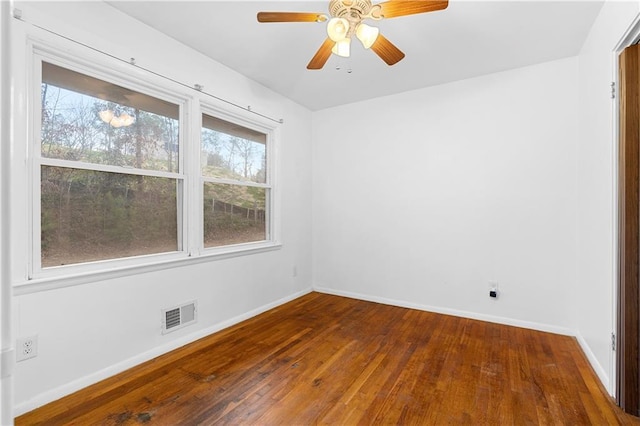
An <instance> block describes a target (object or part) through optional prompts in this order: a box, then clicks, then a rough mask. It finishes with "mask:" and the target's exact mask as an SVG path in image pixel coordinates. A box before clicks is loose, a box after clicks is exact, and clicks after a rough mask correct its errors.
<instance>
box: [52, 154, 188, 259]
mask: <svg viewBox="0 0 640 426" xmlns="http://www.w3.org/2000/svg"><path fill="white" fill-rule="evenodd" d="M41 172H42V180H41V190H42V199H41V212H42V213H41V218H40V220H41V230H42V232H41V248H42V258H41V259H42V266H43V267H51V266H59V265H67V264H73V263H81V262H89V261H96V260H104V259H116V258H123V257H129V256H138V255H144V254H152V253H163V252H171V251H176V250H178V249H179V247H178V227H177V226H178V220H177V207H176V205H177V204H176V196H177V183H176V180H175V179H168V178H156V177H148V176H134V175H125V174H118V173H105V172H97V171H91V170H77V169H69V168H62V167H49V166H42V168H41Z"/></svg>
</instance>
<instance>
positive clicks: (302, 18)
mask: <svg viewBox="0 0 640 426" xmlns="http://www.w3.org/2000/svg"><path fill="white" fill-rule="evenodd" d="M326 20H327V15H325V14H323V13H306V12H258V22H324V21H326Z"/></svg>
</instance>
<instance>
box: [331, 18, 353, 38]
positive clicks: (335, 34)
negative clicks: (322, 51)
mask: <svg viewBox="0 0 640 426" xmlns="http://www.w3.org/2000/svg"><path fill="white" fill-rule="evenodd" d="M348 32H349V21H347V20H346V19H344V18H332V19H331V20H330V21H329V23H328V24H327V34H328V35H329V38H330V39H331V40H333V41H335V42H336V43H337V42H339V41H341V40H344V39H345V37H347V33H348Z"/></svg>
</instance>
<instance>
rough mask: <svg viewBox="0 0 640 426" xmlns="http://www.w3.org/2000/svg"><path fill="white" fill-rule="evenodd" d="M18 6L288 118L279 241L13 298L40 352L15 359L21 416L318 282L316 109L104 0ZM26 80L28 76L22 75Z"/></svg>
mask: <svg viewBox="0 0 640 426" xmlns="http://www.w3.org/2000/svg"><path fill="white" fill-rule="evenodd" d="M18 6H19V7H20V8H21V9H22V10H23V13H24V19H25V21H28V22H34V23H37V24H38V25H42V26H44V27H46V28H48V29H51V30H53V31H56V32H59V33H61V34H63V35H65V36H67V37H71V38H73V39H75V40H78V41H80V42H82V43H84V44H87V45H89V46H92V47H94V48H97V49H100V50H103V51H106V52H109V53H110V54H113V55H116V56H118V57H120V58H125V59H126V58H130V57H134V58H136V62H137V63H138V64H139V65H141V66H143V67H145V68H148V69H151V70H153V71H154V72H157V73H160V74H164V75H167V76H169V77H171V78H173V79H176V80H179V81H182V82H184V83H186V84H189V85H192V84H195V83H198V84H202V85H204V86H205V90H207V91H210V92H212V93H214V94H216V95H218V96H220V97H223V98H226V99H228V100H230V101H233V102H236V103H238V104H240V105H251V106H252V108H253V110H254V111H258V112H261V113H263V114H266V115H270V116H272V117H275V118H281V117H282V118H284V120H285V122H284V124H282V125H281V126H279V127H280V140H279V141H278V143H279V159H278V160H279V161H278V164H279V166H278V170H277V171H278V176H277V177H278V182H279V183H280V186H279V189H280V197H279V199H280V200H281V209H280V212H281V220H280V224H281V233H280V235H281V241H282V244H283V245H282V248H280V249H278V250H272V251H267V252H263V253H259V254H251V255H246V256H240V257H235V258H230V259H224V260H214V261H210V262H205V263H198V264H189V265H188V266H181V267H178V268H173V269H166V270H162V271H156V272H149V273H144V274H138V275H132V276H128V277H122V278H116V279H109V280H103V281H99V282H89V283H86V284H81V285H77V286H72V287H66V288H61V289H57V290H50V291H45V292H37V293H32V294H23V295H20V296H18V297H16V298H15V305H14V306H15V313H14V325H15V335H16V336H28V335H31V334H37V335H38V338H39V347H38V356H37V357H36V358H34V359H31V360H28V361H25V362H21V363H18V364H17V365H16V371H15V402H16V413H15V414H16V415H17V414H21V413H23V412H25V411H28V410H30V409H33V408H35V407H36V406H38V405H40V404H42V403H45V402H48V401H51V400H53V399H56V398H59V397H61V396H63V395H64V394H65V393H68V392H71V391H73V390H75V389H78V388H80V387H83V386H86V385H88V384H90V383H92V382H94V381H96V380H98V379H100V378H103V377H106V376H109V375H111V374H113V373H115V372H117V371H119V370H121V369H123V368H126V367H129V366H131V365H133V364H136V363H138V362H141V361H143V360H145V359H148V358H149V357H152V356H154V355H157V354H159V353H162V352H165V351H167V350H169V349H171V348H173V347H176V346H178V345H181V344H184V343H186V342H188V341H190V340H194V339H195V338H198V337H201V336H204V335H206V334H208V333H210V332H212V331H214V330H217V329H219V328H220V327H223V326H226V325H230V324H231V323H233V322H235V321H238V320H240V319H242V318H245V317H247V316H251V315H254V314H255V313H257V312H259V311H260V310H261V309H264V308H266V307H269V306H273V305H274V304H278V303H281V302H282V301H284V300H287V299H290V298H292V297H295V296H296V295H299V294H301V293H304V292H306V291H308V290H309V289H310V286H311V213H310V210H309V206H310V205H311V195H310V188H311V174H310V166H311V145H310V142H311V131H310V129H311V113H310V112H309V111H308V110H306V109H305V108H302V107H300V106H298V105H297V104H294V103H293V102H291V101H289V100H287V99H285V98H283V97H281V96H279V95H276V94H274V93H273V92H271V91H269V90H267V89H265V88H264V87H262V86H260V85H258V84H257V83H254V82H252V81H250V80H248V79H246V78H244V77H242V76H241V75H239V74H237V73H235V72H233V71H231V70H230V69H228V68H226V67H224V66H222V65H220V64H218V63H216V62H214V61H212V60H210V59H207V58H205V57H204V56H203V55H201V54H199V53H197V52H195V51H193V50H190V49H188V48H186V47H185V46H183V45H180V44H179V43H177V42H176V41H175V40H172V39H170V38H168V37H166V36H163V35H162V34H160V33H158V32H156V31H155V30H152V29H151V28H148V27H146V26H143V25H142V24H140V23H138V22H137V21H134V20H132V19H131V18H128V17H126V16H124V15H122V14H121V13H120V12H118V11H116V10H115V9H113V8H111V7H110V6H108V5H106V4H104V3H96V2H70V3H54V4H50V3H46V2H45V3H30V2H27V3H22V4H20V5H18ZM16 25H17V27H18V28H17V30H16V37H19V38H20V40H19V44H20V45H21V46H25V43H26V36H27V35H29V34H30V35H32V36H35V37H36V38H39V39H43V40H44V41H47V42H52V43H56V44H57V43H62V42H63V41H61V40H60V39H59V38H58V37H56V36H53V35H51V34H47V33H45V32H42V31H36V30H35V29H33V28H32V27H31V25H29V24H27V23H20V22H18V23H17V24H16ZM123 41H126V42H123ZM66 45H69V43H67V44H66ZM74 48H75V47H74ZM18 84H19V85H24V84H27V82H26V80H24V78H23V76H21V78H20V81H19V83H18ZM18 92H19V93H20V92H24V87H18ZM18 108H20V105H19V106H18ZM23 124H24V123H18V126H19V127H23ZM21 135H22V137H19V138H17V139H16V140H15V141H14V147H13V148H14V149H15V150H16V152H25V151H26V149H25V147H26V138H25V137H24V131H22V133H21ZM24 170H25V169H23V168H22V167H21V166H20V164H16V165H15V168H14V170H13V171H12V172H13V175H17V176H21V175H24ZM3 172H4V173H6V171H3ZM17 185H18V186H16V188H15V192H14V198H13V201H15V203H14V208H15V210H16V213H17V216H16V219H15V222H14V223H13V226H12V228H15V229H17V230H19V231H16V232H22V230H24V229H27V228H26V227H28V226H29V225H28V221H29V218H28V217H26V216H27V215H26V214H25V208H24V206H25V205H26V203H27V201H26V198H25V197H26V196H25V195H24V194H27V193H28V191H27V190H26V189H27V187H26V185H27V184H26V182H22V183H20V184H17ZM20 185H24V186H20ZM24 235H25V234H22V235H21V236H20V238H17V239H16V241H15V250H14V253H15V254H13V262H14V263H15V265H16V266H17V268H16V270H15V282H16V283H18V284H20V283H21V282H22V281H24V280H25V273H24V271H25V270H26V268H25V259H26V257H25V256H24V254H25V253H27V250H26V241H25V240H26V239H25V238H23V237H24ZM294 267H296V269H297V276H296V277H294V276H293V268H294ZM192 299H196V300H197V301H198V308H199V311H198V323H197V324H195V325H192V326H189V327H186V328H184V329H182V330H179V331H176V332H174V333H171V334H168V335H166V336H161V335H160V309H161V308H163V307H170V306H174V305H175V304H177V303H181V302H184V301H189V300H192Z"/></svg>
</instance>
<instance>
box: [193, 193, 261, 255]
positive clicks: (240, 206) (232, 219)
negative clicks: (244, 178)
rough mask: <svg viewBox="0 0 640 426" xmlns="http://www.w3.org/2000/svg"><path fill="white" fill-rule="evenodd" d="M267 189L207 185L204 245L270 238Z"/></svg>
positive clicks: (219, 244)
mask: <svg viewBox="0 0 640 426" xmlns="http://www.w3.org/2000/svg"><path fill="white" fill-rule="evenodd" d="M266 201H267V190H266V189H264V188H255V187H251V186H242V185H223V184H217V183H205V184H204V246H205V247H217V246H223V245H228V244H240V243H248V242H253V241H264V240H266V239H267V231H266V229H267V228H266V220H265V219H266V218H265V216H266V215H265V206H266Z"/></svg>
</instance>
